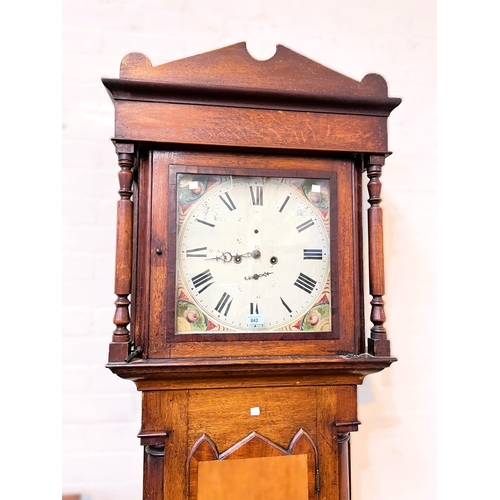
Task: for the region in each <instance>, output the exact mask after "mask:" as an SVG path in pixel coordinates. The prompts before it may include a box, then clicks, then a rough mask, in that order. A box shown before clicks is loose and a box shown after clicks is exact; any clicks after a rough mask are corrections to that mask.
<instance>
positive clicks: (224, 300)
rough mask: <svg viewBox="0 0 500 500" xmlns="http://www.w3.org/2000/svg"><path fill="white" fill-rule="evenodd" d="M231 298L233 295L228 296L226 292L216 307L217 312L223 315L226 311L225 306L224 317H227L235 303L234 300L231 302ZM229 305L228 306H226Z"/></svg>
mask: <svg viewBox="0 0 500 500" xmlns="http://www.w3.org/2000/svg"><path fill="white" fill-rule="evenodd" d="M230 298H231V295H228V294H227V293H226V292H224V293H223V294H222V297H221V298H220V300H219V302H217V305H216V306H215V310H216V311H217V312H218V313H219V314H221V313H222V310H223V309H224V306H225V307H226V310H225V311H224V313H223V314H224V316H227V313H228V312H229V308H230V307H231V304H232V303H233V300H232V299H231V301H229V299H230ZM226 304H227V305H226Z"/></svg>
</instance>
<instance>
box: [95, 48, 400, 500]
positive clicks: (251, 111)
mask: <svg viewBox="0 0 500 500" xmlns="http://www.w3.org/2000/svg"><path fill="white" fill-rule="evenodd" d="M103 83H104V85H105V87H106V88H107V90H108V92H109V94H110V96H111V98H112V100H113V103H114V106H115V111H116V115H115V136H114V138H113V143H114V145H115V148H116V152H117V155H118V164H119V167H120V170H119V173H118V177H119V194H120V199H119V201H118V212H117V252H116V280H115V294H116V299H115V305H116V313H115V317H114V323H115V326H116V328H115V331H114V332H113V337H112V341H111V343H110V346H109V362H108V364H107V367H108V368H109V369H110V370H111V371H112V372H113V373H115V374H117V375H118V376H120V377H122V378H124V379H128V380H132V381H133V382H135V384H136V386H137V388H138V390H139V391H141V393H142V424H141V429H140V432H139V438H140V442H141V445H143V446H144V496H143V497H144V498H145V499H154V500H160V499H169V500H170V499H171V500H183V499H189V500H195V499H198V500H208V499H217V500H224V499H232V500H234V499H245V500H247V499H248V500H251V499H257V498H272V499H273V500H279V499H286V500H313V499H338V500H348V499H349V498H350V485H351V481H358V480H360V479H361V478H351V477H350V465H349V464H350V450H349V434H350V432H353V431H356V430H357V429H358V425H359V424H360V422H359V421H358V419H357V400H356V394H357V386H358V385H359V384H361V383H362V381H363V379H364V377H365V376H367V375H369V374H371V373H376V372H379V371H380V370H383V369H385V368H387V367H388V366H390V365H391V363H393V362H394V361H395V358H393V357H391V353H390V343H389V340H388V338H387V333H386V330H385V327H384V322H385V313H384V293H385V291H384V267H383V237H382V233H383V230H382V208H381V197H380V193H381V180H380V178H381V174H382V167H383V165H384V162H385V159H386V157H387V156H389V155H390V152H389V151H388V146H387V118H388V116H389V114H390V113H391V111H392V110H393V109H394V108H395V107H396V106H397V105H398V104H399V103H400V99H398V98H391V97H388V93H387V85H386V83H385V81H384V79H383V78H382V77H381V76H379V75H375V74H369V75H367V76H365V78H363V80H362V81H361V82H357V81H355V80H352V79H350V78H347V77H345V76H343V75H342V74H340V73H337V72H335V71H332V70H330V69H328V68H326V67H324V66H322V65H320V64H318V63H316V62H314V61H312V60H310V59H307V58H305V57H303V56H301V55H299V54H297V53H295V52H293V51H291V50H289V49H287V48H285V47H283V46H278V47H277V51H276V54H275V55H274V56H273V57H272V58H271V59H269V60H267V61H256V60H254V59H253V58H252V57H251V56H250V55H249V54H248V52H247V50H246V46H245V44H244V43H239V44H236V45H232V46H230V47H225V48H222V49H219V50H215V51H212V52H208V53H205V54H200V55H197V56H194V57H190V58H187V59H182V60H179V61H174V62H171V63H167V64H163V65H160V66H156V67H152V65H151V63H150V61H149V60H148V59H147V58H146V57H145V56H143V55H141V54H137V53H133V54H129V55H127V56H125V57H124V59H123V60H122V63H121V68H120V77H119V78H118V79H103ZM364 196H366V199H367V201H368V204H369V208H368V217H367V228H364V227H363V225H362V203H363V197H364ZM364 231H367V235H368V237H367V238H366V240H367V244H368V252H367V253H368V256H369V262H368V264H367V269H368V274H369V276H368V277H367V280H366V281H367V283H368V286H369V290H368V291H369V294H370V296H371V299H370V304H364V279H363V234H364ZM365 307H368V308H370V319H371V325H369V326H368V327H367V328H369V332H368V335H366V336H365V324H364V315H365Z"/></svg>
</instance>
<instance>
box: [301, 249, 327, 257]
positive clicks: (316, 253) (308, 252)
mask: <svg viewBox="0 0 500 500" xmlns="http://www.w3.org/2000/svg"><path fill="white" fill-rule="evenodd" d="M322 258H323V251H322V250H321V248H304V259H305V260H309V259H312V260H321V259H322Z"/></svg>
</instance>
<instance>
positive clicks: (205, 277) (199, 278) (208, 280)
mask: <svg viewBox="0 0 500 500" xmlns="http://www.w3.org/2000/svg"><path fill="white" fill-rule="evenodd" d="M191 281H192V282H193V285H194V286H195V287H196V289H197V290H198V289H199V290H198V293H201V292H203V291H205V290H206V289H207V288H208V287H209V286H210V285H213V284H214V278H213V277H212V273H211V272H210V270H209V269H207V270H206V271H203V272H202V273H200V274H197V275H196V276H194V277H193V278H191ZM203 285H205V286H203ZM202 286H203V288H201V289H200V287H202Z"/></svg>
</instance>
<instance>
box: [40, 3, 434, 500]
mask: <svg viewBox="0 0 500 500" xmlns="http://www.w3.org/2000/svg"><path fill="white" fill-rule="evenodd" d="M435 10H436V6H435V2H434V1H433V0H419V1H417V0H410V1H405V2H401V1H400V0H378V1H375V0H341V1H332V0H309V1H307V2H299V1H292V0H274V1H264V0H260V1H259V0H254V1H253V2H248V1H230V0H213V1H211V2H203V1H196V0H175V1H173V0H171V1H161V0H142V1H139V0H86V1H83V0H82V1H78V0H66V1H64V2H63V19H62V36H63V45H62V49H63V51H62V63H63V66H62V70H63V74H62V76H63V82H62V90H63V94H62V97H63V102H62V111H63V116H62V118H63V131H62V155H63V157H62V167H63V170H62V172H63V176H62V180H63V194H62V202H63V218H62V224H63V233H62V258H63V262H62V265H63V268H62V269H63V305H62V318H63V338H62V382H63V383H62V489H63V492H68V493H70V492H78V493H83V494H84V495H85V499H86V500H116V499H118V498H119V499H120V500H139V499H140V498H142V497H141V481H142V476H141V474H142V448H141V447H140V446H139V440H138V439H137V438H136V437H135V436H136V434H137V432H138V431H139V429H140V418H141V417H140V393H138V392H137V391H136V389H135V386H134V385H133V384H132V383H131V382H127V381H124V380H121V379H119V378H118V377H116V376H114V375H112V374H111V373H110V372H109V371H108V370H106V369H105V368H104V365H105V363H106V360H107V349H108V343H109V341H110V339H111V333H112V331H113V323H112V319H113V313H114V306H113V301H114V294H113V285H114V282H113V278H114V276H113V273H114V252H115V247H114V245H115V216H116V201H117V200H118V194H117V190H118V181H117V172H118V166H117V162H116V156H115V153H114V148H113V145H112V143H111V142H110V138H111V137H112V136H113V123H114V109H113V105H112V103H111V100H110V99H109V97H108V95H107V92H106V90H105V88H104V86H103V85H102V84H101V82H100V79H101V78H102V77H111V78H117V77H118V75H119V65H120V61H121V59H122V57H123V56H125V55H126V54H127V53H129V52H142V53H144V54H145V55H146V56H148V57H149V58H150V59H151V61H152V63H153V65H157V64H162V63H165V62H169V61H172V60H175V59H179V58H183V57H187V56H190V55H195V54H197V53H201V52H206V51H208V50H213V49H217V48H221V47H224V46H227V45H230V44H233V43H236V42H240V41H247V42H248V43H249V49H250V50H251V52H252V54H253V55H254V56H257V57H265V56H266V55H268V54H269V52H270V51H271V52H272V51H273V49H272V47H273V45H275V44H277V43H279V44H282V45H285V46H287V47H289V48H290V49H292V50H295V51H297V52H299V53H300V54H303V55H304V56H306V57H309V58H311V59H313V60H315V61H317V62H319V63H321V64H323V65H325V66H328V67H330V68H332V69H334V70H336V71H339V72H341V73H343V74H345V75H347V76H350V77H352V78H355V79H357V80H361V79H362V78H363V76H364V75H365V74H367V73H371V72H376V73H380V74H381V75H382V76H384V78H385V79H386V80H387V82H388V85H389V94H390V95H391V96H393V97H401V98H403V103H402V104H401V106H400V107H399V108H397V109H396V110H395V111H394V112H393V115H392V116H391V118H390V120H389V131H390V136H389V141H390V143H389V147H390V149H391V150H392V151H394V155H393V156H391V157H390V158H389V159H388V161H387V165H386V167H385V168H384V173H383V177H382V183H383V192H382V194H383V207H384V209H385V216H386V219H385V226H384V230H385V246H386V274H387V279H386V289H387V294H386V304H387V305H386V312H387V317H388V320H387V327H388V331H389V337H390V339H391V341H392V349H393V353H394V355H395V356H397V357H398V358H399V359H400V361H399V362H398V363H396V364H395V365H393V367H391V368H390V369H389V370H385V371H384V372H382V373H381V374H377V375H373V376H371V377H369V378H368V379H367V380H366V381H365V383H364V385H363V386H362V387H361V388H360V398H359V399H360V409H359V417H360V420H361V421H362V424H363V425H362V426H361V427H360V430H359V432H358V433H353V434H352V453H353V460H352V461H353V466H352V474H353V500H360V499H363V500H382V499H383V500H392V499H394V500H396V499H397V500H402V499H404V500H424V499H425V500H432V499H433V498H435V495H436V493H435V481H436V471H435V468H436V456H435V455H436V450H435V441H436V422H435V412H436V409H435V408H436V401H435V389H434V385H435V368H436V356H435V354H434V352H433V351H432V348H431V350H430V351H429V349H427V348H425V345H426V342H429V343H430V345H431V346H433V345H434V337H435V334H436V331H435V322H436V310H435V301H436V288H435V287H436V285H435V273H436V267H435V242H436V228H435V209H436V206H435V204H436V15H435ZM270 48H271V49H270ZM41 498H43V495H42V497H41ZM172 500H176V499H172Z"/></svg>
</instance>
